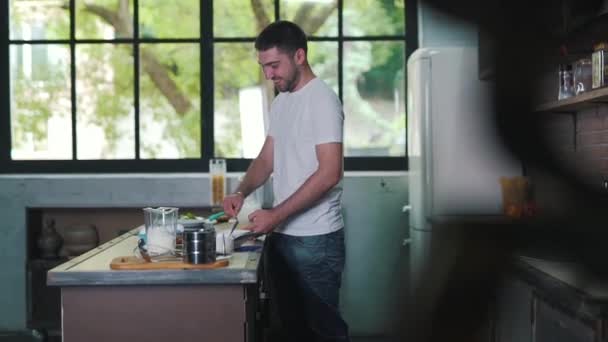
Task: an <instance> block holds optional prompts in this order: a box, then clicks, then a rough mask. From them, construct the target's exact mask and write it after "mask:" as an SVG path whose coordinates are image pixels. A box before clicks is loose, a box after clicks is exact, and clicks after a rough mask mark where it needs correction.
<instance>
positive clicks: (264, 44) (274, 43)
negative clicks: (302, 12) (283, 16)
mask: <svg viewBox="0 0 608 342" xmlns="http://www.w3.org/2000/svg"><path fill="white" fill-rule="evenodd" d="M273 47H276V48H277V49H279V50H280V51H281V52H285V53H289V54H294V53H295V52H296V50H298V49H304V52H307V51H308V45H307V43H306V34H305V33H304V31H302V29H301V28H300V27H299V26H298V25H296V24H294V23H292V22H290V21H286V20H279V21H275V22H274V23H272V24H270V25H268V26H266V28H265V29H264V30H262V32H261V33H260V34H259V35H258V37H257V38H256V40H255V49H256V50H257V51H266V50H268V49H272V48H273Z"/></svg>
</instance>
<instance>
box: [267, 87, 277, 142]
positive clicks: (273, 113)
mask: <svg viewBox="0 0 608 342" xmlns="http://www.w3.org/2000/svg"><path fill="white" fill-rule="evenodd" d="M278 101H279V97H278V96H277V97H275V98H274V100H272V103H271V104H270V112H269V113H268V132H267V133H266V135H267V136H271V137H276V133H277V132H276V130H277V107H278V104H277V103H278Z"/></svg>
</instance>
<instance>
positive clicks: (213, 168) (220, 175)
mask: <svg viewBox="0 0 608 342" xmlns="http://www.w3.org/2000/svg"><path fill="white" fill-rule="evenodd" d="M209 182H210V184H209V188H210V195H211V198H210V202H211V205H212V206H214V207H216V206H219V207H221V206H222V205H223V203H224V196H225V195H226V160H225V159H210V160H209Z"/></svg>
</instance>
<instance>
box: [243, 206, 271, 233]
mask: <svg viewBox="0 0 608 342" xmlns="http://www.w3.org/2000/svg"><path fill="white" fill-rule="evenodd" d="M249 222H251V223H250V224H249V225H248V226H247V227H243V228H242V229H246V230H251V231H252V232H256V233H263V234H266V233H270V232H271V231H272V230H273V229H274V228H275V227H276V226H277V225H278V224H279V223H280V222H279V217H278V215H277V214H276V212H275V211H274V210H273V209H268V210H267V209H260V210H256V211H254V212H252V213H251V214H249Z"/></svg>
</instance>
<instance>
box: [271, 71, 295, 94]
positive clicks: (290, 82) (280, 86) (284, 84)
mask: <svg viewBox="0 0 608 342" xmlns="http://www.w3.org/2000/svg"><path fill="white" fill-rule="evenodd" d="M299 79H300V73H299V71H298V70H297V69H295V68H294V70H293V73H291V74H290V75H287V77H280V78H276V79H274V80H273V82H275V83H274V86H275V88H276V89H277V90H278V91H280V92H281V93H284V92H286V91H289V92H290V91H292V90H293V89H294V88H295V87H296V85H297V84H298V80H299ZM277 81H278V82H277Z"/></svg>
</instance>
